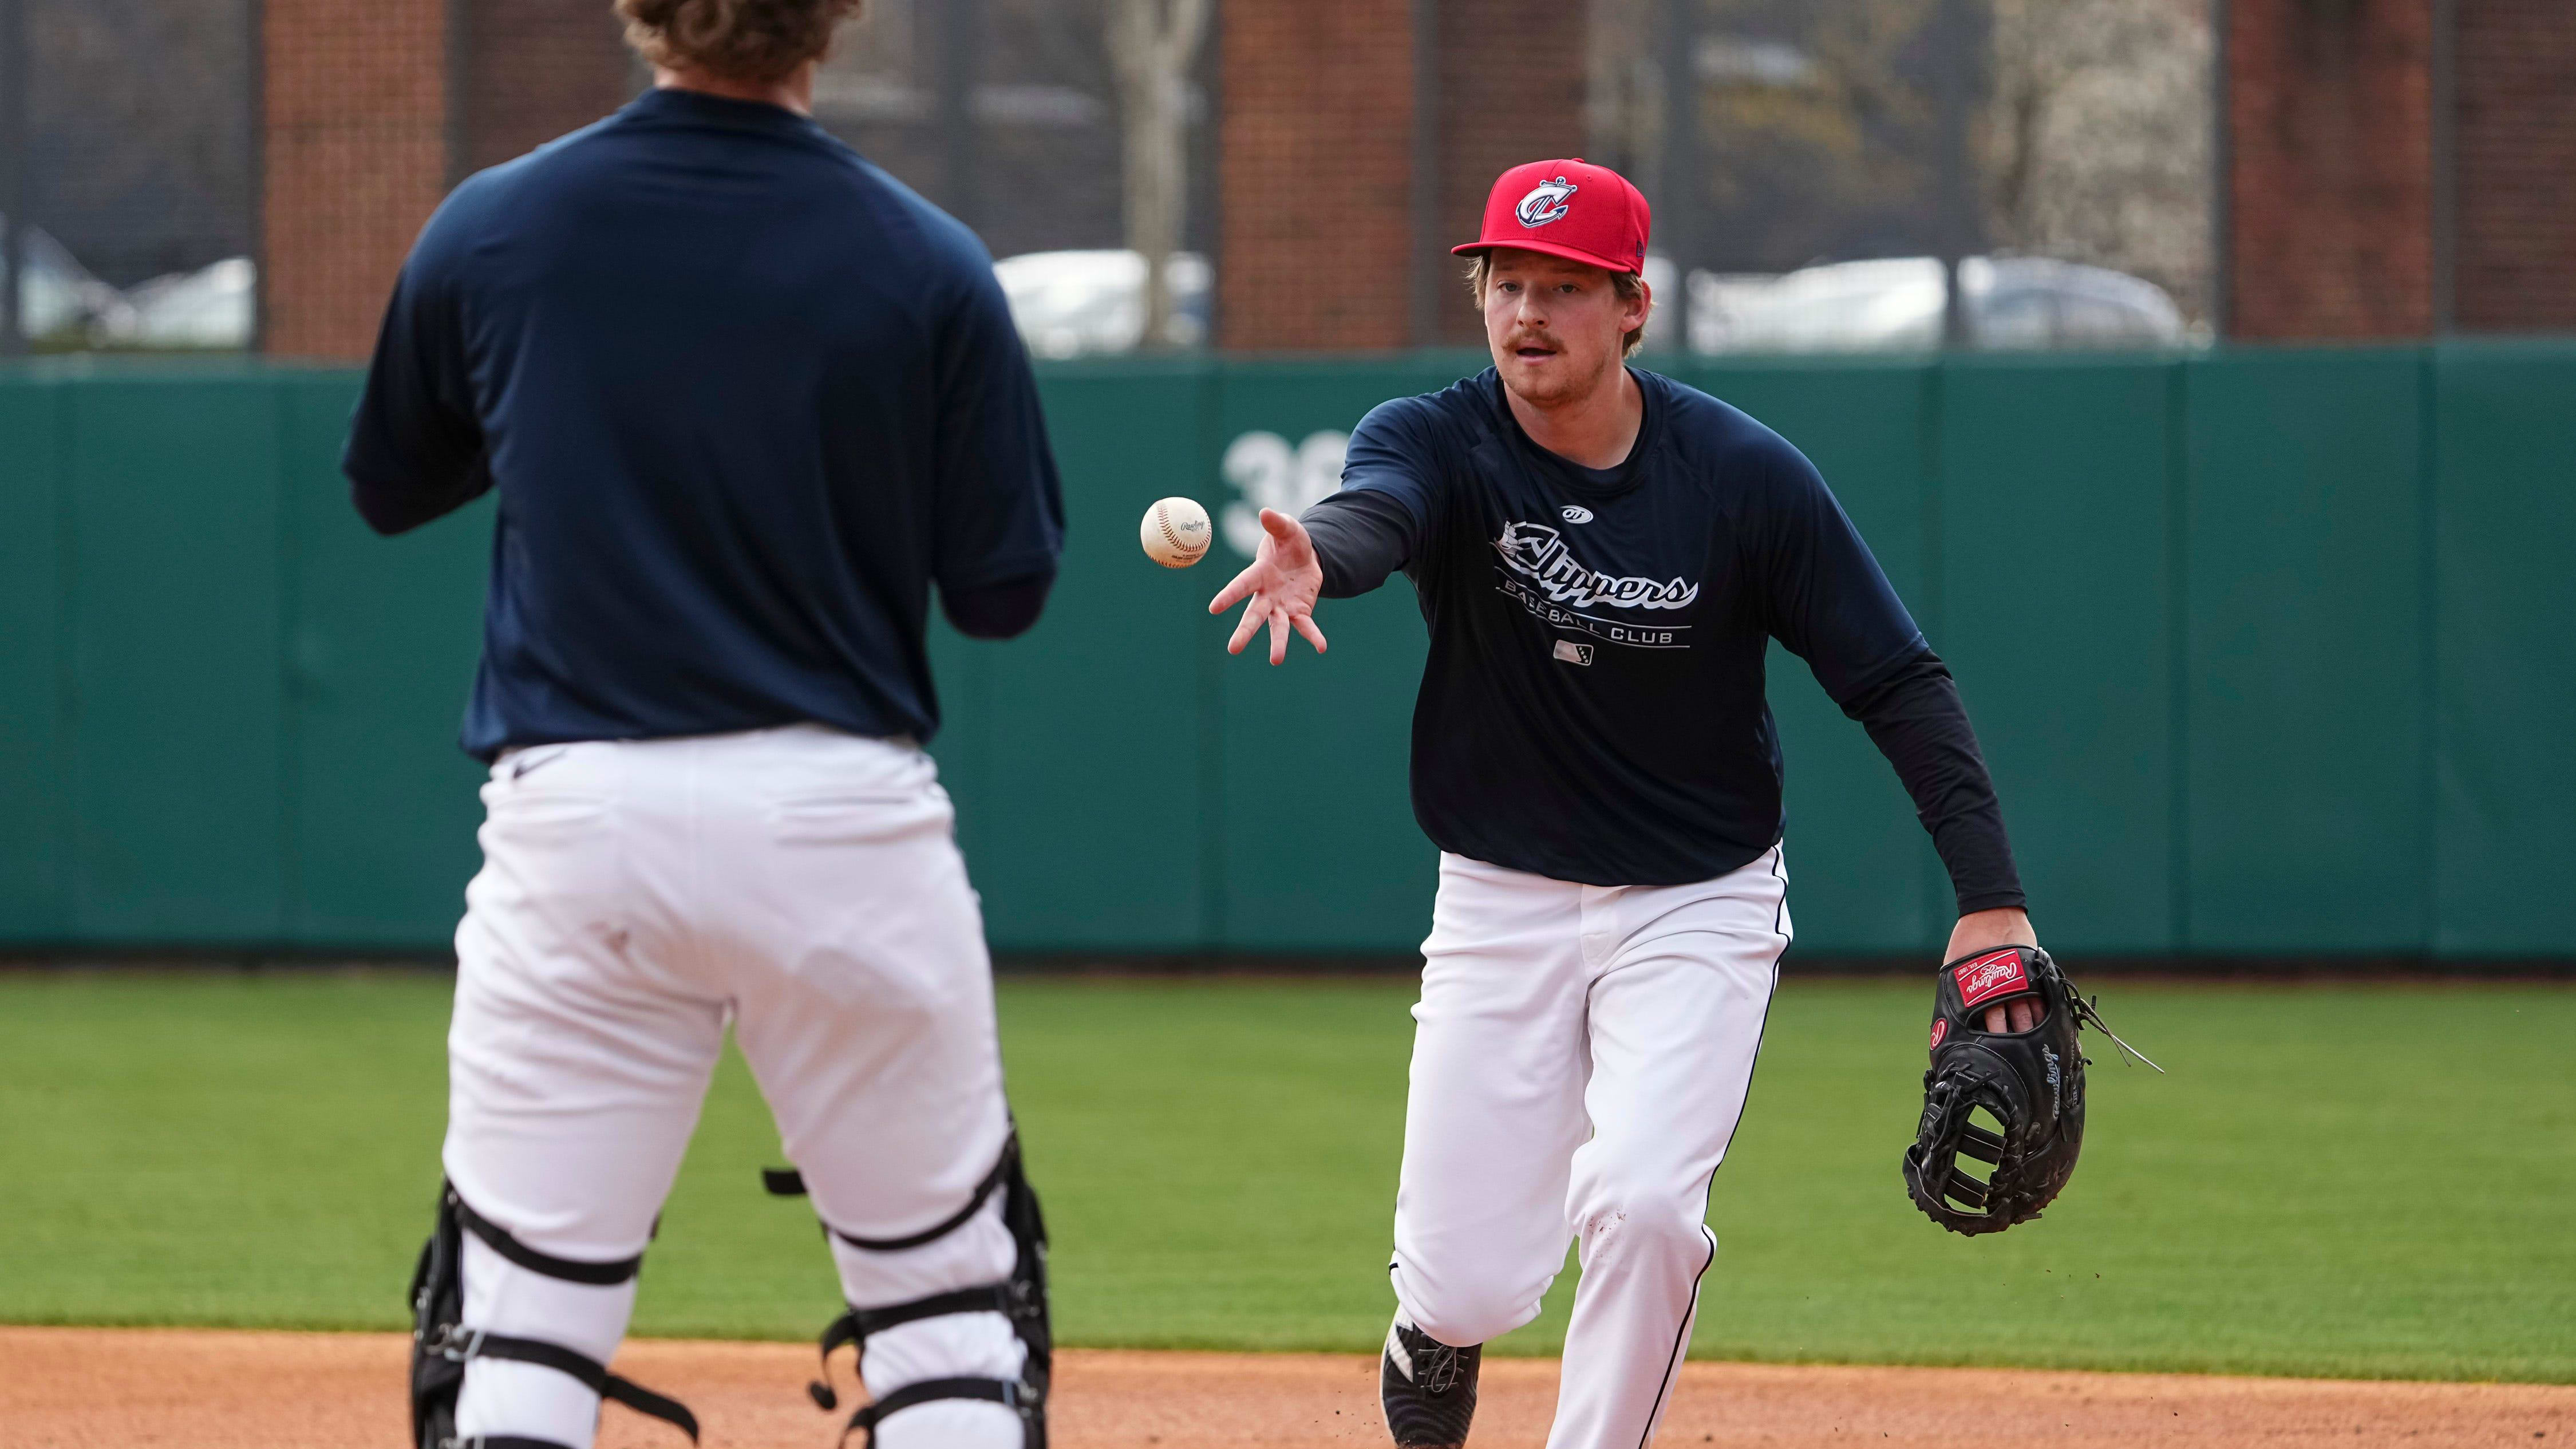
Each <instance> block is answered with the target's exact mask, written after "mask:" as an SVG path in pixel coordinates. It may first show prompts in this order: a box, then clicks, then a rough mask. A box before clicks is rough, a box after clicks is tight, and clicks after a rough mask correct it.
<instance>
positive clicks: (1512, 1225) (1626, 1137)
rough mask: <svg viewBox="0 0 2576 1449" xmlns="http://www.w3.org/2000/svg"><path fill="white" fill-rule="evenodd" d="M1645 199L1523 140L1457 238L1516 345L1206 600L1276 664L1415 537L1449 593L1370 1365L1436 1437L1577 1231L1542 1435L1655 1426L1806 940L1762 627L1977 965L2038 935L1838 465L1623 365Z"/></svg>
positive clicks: (1387, 417)
mask: <svg viewBox="0 0 2576 1449" xmlns="http://www.w3.org/2000/svg"><path fill="white" fill-rule="evenodd" d="M1647 223H1648V214H1647V208H1646V202H1645V198H1644V197H1642V196H1640V195H1639V194H1638V192H1637V190H1636V188H1635V187H1633V186H1630V185H1629V184H1628V182H1627V181H1626V180H1625V179H1623V178H1622V177H1620V176H1619V175H1618V174H1617V173H1615V172H1613V171H1610V170H1609V169H1607V168H1605V167H1600V166H1591V165H1586V164H1585V163H1583V162H1581V161H1573V160H1565V161H1543V162H1537V163H1534V164H1531V165H1526V166H1519V167H1515V168H1513V169H1512V170H1510V171H1507V172H1505V173H1504V174H1503V176H1502V178H1501V180H1500V181H1498V182H1497V183H1496V184H1495V186H1494V189H1493V193H1492V195H1491V197H1490V198H1489V199H1488V201H1487V202H1486V206H1485V215H1484V225H1483V228H1482V231H1481V233H1480V234H1479V236H1478V237H1477V239H1476V240H1475V241H1473V242H1471V243H1469V244H1467V245H1465V246H1461V247H1459V248H1457V251H1458V252H1459V253H1461V254H1464V255H1467V256H1469V257H1472V258H1473V261H1472V263H1471V271H1470V274H1469V281H1470V285H1471V286H1472V288H1473V290H1474V293H1475V296H1476V300H1477V302H1478V303H1479V305H1480V306H1481V307H1482V308H1483V311H1484V318H1485V335H1486V341H1487V343H1488V345H1489V346H1490V348H1491V350H1492V353H1493V359H1494V365H1493V367H1492V368H1491V369H1489V370H1487V371H1486V372H1484V373H1482V374H1480V375H1478V376H1476V377H1473V378H1470V379H1468V380H1466V381H1464V382H1461V383H1458V384H1457V385H1455V386H1453V387H1450V388H1447V389H1445V390H1443V391H1440V392H1436V393H1432V394H1428V395H1426V396H1422V397H1411V398H1401V399H1398V400H1396V401H1394V402H1390V403H1387V404H1385V405H1383V406H1381V407H1379V408H1378V409H1376V410H1375V411H1373V412H1371V413H1370V414H1369V415H1368V417H1367V419H1366V420H1365V421H1363V422H1362V423H1361V424H1360V426H1359V430H1358V431H1357V432H1356V433H1355V434H1353V435H1352V438H1351V443H1350V453H1349V462H1348V466H1347V468H1346V470H1345V472H1344V474H1343V487H1342V491H1341V492H1340V493H1338V494H1336V495H1334V496H1333V497H1331V498H1328V499H1326V500H1325V501H1323V502H1321V503H1319V504H1317V505H1315V506H1314V507H1313V508H1311V509H1309V510H1308V511H1307V513H1306V515H1305V518H1304V520H1303V521H1302V522H1301V521H1299V520H1297V519H1292V518H1289V517H1287V516H1286V515H1284V514H1280V513H1277V512H1264V513H1263V514H1262V516H1261V523H1262V527H1263V529H1264V531H1265V535H1266V536H1265V537H1264V539H1263V540H1262V543H1261V547H1260V552H1259V555H1258V557H1256V558H1255V560H1254V562H1253V564H1252V566H1251V567H1249V568H1247V569H1245V570H1244V571H1243V572H1242V573H1241V574H1240V575H1238V576H1237V577H1236V578H1235V579H1234V581H1233V582H1232V583H1230V584H1228V585H1227V586H1226V587H1225V589H1224V590H1223V591H1222V592H1220V593H1219V594H1218V595H1217V596H1216V599H1215V601H1214V602H1213V604H1212V605H1211V606H1210V607H1211V609H1212V610H1223V609H1225V608H1228V607H1230V606H1231V605H1233V604H1234V603H1236V602H1238V601H1245V602H1246V603H1247V607H1246V608H1245V610H1244V612H1243V616H1242V619H1241V622H1240V624H1239V625H1238V627H1237V628H1236V629H1235V631H1234V636H1233V640H1232V642H1231V644H1230V646H1229V647H1230V648H1232V649H1234V650H1236V651H1240V650H1241V649H1242V648H1243V647H1244V646H1245V644H1246V643H1247V642H1249V641H1250V640H1251V639H1252V638H1253V637H1254V636H1255V635H1256V634H1258V633H1259V632H1260V631H1261V630H1263V629H1264V628H1265V627H1266V628H1267V629H1268V631H1269V635H1270V640H1269V643H1270V660H1271V662H1272V663H1273V664H1276V663H1279V662H1280V661H1281V660H1282V659H1283V658H1284V657H1285V655H1286V650H1287V641H1288V635H1289V633H1290V631H1292V630H1293V631H1295V632H1297V633H1301V634H1303V635H1304V636H1305V637H1306V638H1307V640H1308V641H1309V642H1310V643H1312V644H1313V645H1314V647H1315V648H1316V649H1318V650H1321V649H1322V648H1323V647H1324V636H1323V634H1322V632H1321V631H1320V630H1319V629H1318V627H1317V626H1316V624H1315V620H1314V616H1313V611H1314V607H1315V601H1316V600H1317V599H1318V598H1319V597H1326V598H1343V597H1348V596H1350V595H1354V594H1359V593H1364V592H1366V591H1368V590H1370V589H1373V588H1376V587H1377V586H1378V585H1379V584H1380V583H1382V582H1384V581H1385V579H1386V577H1387V575H1388V574H1389V573H1391V572H1394V571H1396V570H1399V569H1400V570H1402V571H1403V572H1404V573H1405V575H1406V576H1407V577H1408V578H1410V579H1411V580H1412V581H1413V585H1414V588H1415V590H1416V591H1417V593H1418V594H1419V595H1420V598H1421V604H1422V614H1423V618H1424V619H1425V620H1426V621H1427V623H1428V624H1429V626H1430V635H1431V647H1430V655H1429V659H1428V661H1427V662H1426V664H1425V666H1424V670H1423V680H1422V690H1421V695H1420V698H1419V701H1418V703H1417V705H1416V708H1415V713H1414V722H1413V802H1414V810H1415V813H1416V815H1417V817H1418V818H1419V819H1420V820H1421V822H1422V826H1423V829H1424V830H1425V831H1426V832H1427V833H1428V834H1429V835H1430V837H1431V839H1432V840H1433V841H1434V842H1436V843H1437V844H1438V845H1439V846H1440V848H1441V857H1440V889H1439V895H1438V897H1437V899H1436V900H1435V902H1434V904H1433V907H1432V926H1431V935H1430V937H1429V939H1428V940H1426V941H1425V942H1424V943H1423V948H1422V949H1423V957H1424V966H1423V973H1422V998H1421V1002H1420V1004H1419V1005H1417V1006H1416V1007H1415V1008H1414V1019H1415V1021H1416V1022H1417V1023H1418V1028H1417V1030H1416V1033H1415V1037H1414V1049H1413V1069H1412V1089H1411V1095H1410V1099H1409V1101H1408V1103H1407V1105H1406V1115H1405V1138H1404V1167H1403V1175H1402V1180H1401V1183H1400V1185H1399V1187H1398V1189H1397V1193H1396V1205H1395V1254H1394V1261H1393V1263H1392V1265H1391V1268H1390V1272H1391V1274H1392V1277H1393V1279H1394V1286H1395V1298H1396V1305H1397V1308H1396V1315H1395V1322H1394V1325H1393V1327H1392V1328H1391V1329H1390V1330H1389V1332H1388V1335H1387V1341H1386V1354H1385V1361H1384V1364H1383V1366H1382V1368H1381V1372H1380V1379H1381V1384H1382V1388H1383V1394H1384V1401H1385V1407H1386V1415H1387V1424H1388V1427H1389V1429H1390V1430H1391V1431H1392V1433H1393V1435H1394V1438H1395V1442H1396V1443H1397V1444H1399V1445H1404V1446H1408V1449H1414V1446H1435V1445H1457V1444H1460V1443H1463V1442H1464V1441H1465V1439H1466V1438H1467V1430H1468V1425H1469V1420H1470V1416H1471V1415H1472V1413H1473V1412H1474V1408H1475V1394H1476V1373H1477V1366H1478V1355H1479V1346H1480V1345H1482V1344H1483V1343H1485V1342H1486V1341H1487V1340H1489V1339H1491V1338H1494V1337H1495V1336H1497V1335H1499V1334H1503V1333H1508V1332H1510V1331H1511V1330H1513V1329H1515V1328H1518V1327H1520V1326H1521V1325H1522V1324H1524V1323H1527V1322H1529V1321H1530V1319H1531V1318H1532V1317H1534V1316H1536V1314H1537V1313H1538V1311H1539V1301H1540V1299H1541V1297H1542V1296H1543V1295H1544V1294H1545V1293H1546V1292H1547V1289H1548V1285H1549V1283H1550V1282H1551V1281H1552V1280H1553V1279H1554V1278H1555V1276H1556V1273H1557V1269H1558V1267H1559V1265H1560V1264H1561V1263H1562V1262H1563V1261H1564V1255H1565V1248H1566V1242H1567V1239H1568V1238H1569V1237H1571V1238H1572V1239H1573V1240H1574V1241H1575V1242H1576V1243H1577V1244H1578V1245H1579V1248H1580V1252H1581V1261H1582V1264H1583V1280H1582V1286H1581V1290H1580V1291H1579V1292H1578V1293H1577V1295H1576V1297H1575V1302H1574V1318H1573V1323H1572V1325H1571V1326H1570V1328H1569V1329H1568V1330H1567V1333H1566V1342H1565V1365H1564V1374H1563V1380H1562V1382H1563V1389H1562V1391H1561V1395H1560V1400H1559V1404H1558V1408H1557V1416H1556V1424H1555V1429H1554V1431H1553V1433H1552V1434H1551V1436H1550V1438H1549V1440H1548V1443H1549V1444H1550V1445H1551V1446H1552V1449H1637V1446H1640V1445H1643V1444H1645V1443H1646V1442H1648V1441H1649V1440H1651V1439H1652V1438H1653V1436H1654V1431H1655V1426H1656V1423H1657V1421H1658V1420H1659V1419H1660V1417H1661V1416H1662V1413H1663V1410H1664V1405H1665V1401H1666V1398H1667V1396H1668V1394H1669V1392H1670V1390H1671V1387H1672V1381H1673V1373H1674V1369H1675V1366H1676V1365H1677V1363H1678V1362H1679V1360H1680V1359H1681V1356H1682V1352H1683V1349H1684V1347H1685V1346H1686V1345H1687V1344H1688V1343H1689V1341H1690V1333H1691V1321H1692V1317H1693V1314H1694V1312H1695V1311H1696V1308H1697V1305H1698V1291H1699V1280H1700V1277H1701V1275H1702V1274H1703V1273H1704V1272H1705V1271H1706V1270H1707V1268H1708V1266H1709V1264H1710V1262H1711V1260H1712V1259H1713V1258H1714V1257H1715V1255H1716V1251H1717V1245H1716V1242H1715V1240H1714V1239H1713V1238H1712V1237H1711V1236H1710V1234H1709V1232H1708V1230H1707V1228H1706V1227H1705V1226H1704V1222H1705V1219H1706V1216H1707V1207H1708V1193H1709V1185H1710V1179H1711V1176H1712V1175H1713V1174H1714V1173H1715V1172H1716V1170H1717V1166H1718V1164H1719V1162H1720V1161H1721V1160H1722V1159H1723V1158H1724V1157H1725V1155H1726V1148H1727V1143H1728V1140H1729V1139H1730V1138H1731V1137H1732V1136H1733V1135H1734V1132H1735V1124H1736V1121H1737V1119H1738V1117H1739V1116H1740V1115H1741V1114H1742V1112H1743V1109H1744V1098H1745V1091H1746V1088H1747V1085H1748V1083H1749V1081H1750V1079H1751V1077H1752V1074H1753V1063H1754V1056H1755V1053H1756V1051H1757V1049H1758V1048H1759V1047H1760V1045H1761V1040H1762V1023H1763V1017H1764V1013H1765V1011H1766V1010H1767V1008H1768V1006H1769V1004H1770V1000H1771V995H1772V990H1773V987H1774V985H1775V982H1776V979H1777V974H1778V969H1779V961H1780V956H1781V953H1782V952H1783V951H1784V950H1786V949H1787V947H1788V945H1789V939H1790V923H1789V911H1788V906H1787V904H1786V899H1785V898H1786V894H1787V890H1788V884H1787V880H1788V873H1787V870H1786V868H1785V867H1784V865H1783V864H1782V860H1781V808H1780V794H1781V760H1780V749H1779V740H1778V736H1777V735H1776V733H1775V732H1774V730H1773V728H1772V723H1771V716H1770V711H1769V709H1768V707H1767V706H1766V704H1765V702H1764V698H1763V655H1764V651H1765V648H1766V647H1767V645H1768V644H1769V642H1770V641H1771V640H1773V639H1777V640H1779V641H1780V642H1781V643H1782V644H1784V645H1786V646H1787V647H1788V648H1789V649H1790V650H1791V651H1793V652H1795V653H1796V654H1798V655H1799V656H1800V657H1801V658H1803V659H1805V660H1806V661H1807V664H1808V667H1809V668H1811V669H1812V670H1814V672H1815V675H1816V678H1817V680H1818V681H1819V682H1820V683H1822V684H1823V686H1824V687H1825V690H1826V692H1827V693H1828V694H1830V695H1832V696H1833V698H1834V700H1835V701H1836V702H1837V703H1839V704H1840V705H1841V706H1842V707H1843V710H1844V712H1845V713H1847V714H1849V715H1851V716H1852V717H1853V718H1855V719H1858V720H1859V721H1860V722H1861V723H1862V724H1863V725H1864V726H1866V727H1867V728H1868V730H1869V732H1870V737H1871V738H1872V739H1873V740H1874V741H1875V742H1876V743H1877V744H1878V746H1879V748H1880V749H1881V750H1882V751H1883V752H1884V753H1885V754H1886V755H1887V757H1888V759H1889V761H1890V762H1891V763H1893V764H1894V766H1895V767H1896V770H1897V773H1898V774H1899V775H1900V776H1901V777H1902V778H1903V780H1904V782H1905V785H1906V788H1907V789H1908V790H1909V791H1911V792H1912V794H1913V797H1914V801H1915V804H1916V807H1917V809H1918V811H1919V812H1920V814H1921V817H1922V820H1923V823H1924V826H1925V827H1926V828H1927V829H1929V830H1930V831H1931V833H1932V838H1933V841H1934V843H1935V845H1936V846H1937V847H1938V848H1939V850H1940V853H1941V857H1942V859H1943V861H1944V862H1945V863H1946V864H1947V866H1948V867H1949V872H1950V877H1951V881H1952V883H1953V885H1954V886H1955V887H1956V890H1957V894H1958V902H1959V913H1960V914H1959V923H1958V927H1957V929H1956V930H1955V931H1954V932H1953V933H1952V936H1951V940H1950V955H1949V958H1948V959H1952V960H1955V959H1957V958H1958V957H1960V956H1961V955H1963V954H1965V953H1968V952H1971V951H1976V950H1980V949H1984V948H1988V947H2001V946H2004V945H2008V944H2016V943H2018V944H2025V945H2036V944H2037V942H2036V940H2035V939H2034V938H2033V936H2032V935H2031V929H2030V923H2029V920H2028V918H2027V917H2026V916H2025V915H2024V914H2023V911H2022V906H2023V897H2022V892H2021V887H2020V884H2019V881H2018V879H2017V877H2016V875H2015V873H2014V869H2013V863H2012V856H2011V851H2010V847H2009V846H2008V845H2007V843H2006V841H2005V837H2004V829H2003V822H2002V818H2001V814H2000V811H1999V810H1998V807H1997V805H1996V801H1995V794H1994V789H1993V787H1992V785H1991V784H1990V783H1989V782H1988V779H1987V775H1986V769H1985V764H1984V762H1983V760H1982V759H1981V758H1980V756H1979V755H1978V752H1977V746H1976V740H1975V737H1974V735H1973V734H1972V733H1971V732H1970V730H1969V726H1968V718H1967V715H1966V712H1965V711H1964V710H1963V709H1962V707H1961V705H1960V702H1959V696H1958V692H1957V690H1956V689H1955V687H1954V686H1953V685H1952V683H1951V680H1950V675H1949V672H1948V670H1947V669H1946V668H1944V667H1943V665H1942V663H1941V661H1940V659H1939V658H1938V657H1937V656H1935V655H1934V654H1933V652H1932V650H1931V649H1930V647H1929V646H1928V645H1926V644H1925V642H1924V639H1923V635H1922V634H1921V633H1920V632H1919V631H1918V630H1917V629H1916V628H1915V626H1914V621H1913V620H1912V619H1911V618H1910V617H1908V616H1907V614H1906V611H1905V606H1904V605H1903V604H1902V603H1900V602H1899V601H1898V600H1897V597H1896V593H1895V591H1894V590H1893V589H1891V588H1890V587H1889V586H1888V583H1887V579H1886V577H1885V576H1884V575H1883V574H1881V573H1880V571H1879V568H1878V564H1877V562H1876V561H1875V560H1873V559H1872V558H1871V557H1870V553H1869V549H1868V548H1867V546H1865V545H1864V544H1863V543H1862V542H1861V538H1860V535H1859V534H1858V533H1857V532H1856V531H1855V530H1854V529H1853V527H1852V524H1851V520H1849V519H1848V518H1846V517H1844V515H1843V512H1842V509H1841V508H1840V507H1839V506H1838V505H1836V503H1835V502H1834V498H1833V495H1832V494H1831V493H1830V492H1828V491H1827V490H1826V488H1825V484H1824V480H1823V479H1821V478H1820V477H1818V476H1817V473H1816V470H1815V468H1814V467H1813V466H1812V465H1810V464H1809V463H1808V461H1807V460H1806V458H1805V457H1804V456H1802V455H1801V454H1800V453H1799V452H1798V450H1797V449H1795V448H1793V447H1791V446H1790V445H1789V444H1788V443H1787V442H1785V441H1783V440H1782V439H1781V438H1780V437H1779V435H1777V434H1775V433H1773V432H1771V431H1770V430H1769V429H1767V428H1764V427H1763V426H1762V425H1761V424H1759V423H1757V422H1755V421H1754V420H1753V419H1751V418H1749V417H1746V416H1745V415H1744V414H1743V413H1741V412H1738V411H1736V410H1735V409H1734V408H1731V407H1729V406H1727V405H1726V404H1725V403H1722V402H1719V401H1718V400H1717V399H1715V398H1712V397H1709V396H1708V395H1706V394H1704V393H1701V392H1697V391H1694V390H1693V389H1691V388H1688V387H1684V386H1682V385H1681V384H1679V383H1676V382H1673V381H1671V380H1669V379H1666V378H1662V377H1658V376H1655V375H1654V374H1652V373H1645V372H1639V371H1635V370H1632V369H1630V368H1629V367H1627V366H1626V365H1625V364H1624V362H1623V358H1624V356H1625V354H1626V353H1627V352H1628V351H1629V350H1631V349H1633V348H1634V347H1635V346H1636V344H1637V342H1638V340H1639V339H1640V337H1641V336H1642V334H1643V330H1644V328H1645V326H1646V321H1647V316H1648V313H1649V312H1650V311H1651V309H1652V305H1653V298H1652V297H1651V296H1650V295H1649V293H1648V291H1647V289H1646V286H1645V284H1644V282H1643V280H1642V279H1641V277H1640V275H1639V273H1640V269H1641V267H1642V265H1643V263H1644V260H1645V255H1646V237H1647ZM2030 1011H2031V1003H2030V1002H2029V1001H2027V1000H2021V1001H2016V1002H2013V1003H2011V1004H2009V1005H2008V1006H1997V1007H1994V1008H1991V1009H1990V1010H1989V1013H1988V1014H1989V1015H1990V1016H1991V1018H1992V1021H1993V1024H1994V1025H1995V1027H1996V1028H1997V1029H2007V1028H2012V1027H2013V1026H2014V1023H2015V1021H2016V1020H2017V1021H2018V1022H2019V1024H2020V1025H2021V1026H2027V1025H2028V1024H2029V1017H2028V1013H2029V1012H2030ZM2015 1013H2019V1014H2020V1015H2019V1016H2018V1017H2016V1016H2015Z"/></svg>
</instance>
